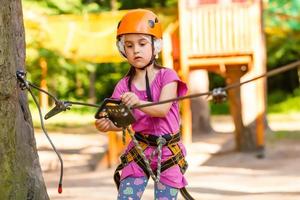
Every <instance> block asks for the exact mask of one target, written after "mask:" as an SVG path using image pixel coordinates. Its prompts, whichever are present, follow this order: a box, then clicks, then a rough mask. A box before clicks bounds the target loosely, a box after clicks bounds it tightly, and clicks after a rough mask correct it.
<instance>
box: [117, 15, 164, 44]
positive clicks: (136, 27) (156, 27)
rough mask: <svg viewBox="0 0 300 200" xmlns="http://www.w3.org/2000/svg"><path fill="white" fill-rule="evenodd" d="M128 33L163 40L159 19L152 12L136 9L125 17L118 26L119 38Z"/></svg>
mask: <svg viewBox="0 0 300 200" xmlns="http://www.w3.org/2000/svg"><path fill="white" fill-rule="evenodd" d="M128 33H142V34H147V35H152V36H154V37H156V38H158V39H161V38H162V28H161V24H160V22H159V21H158V17H157V16H156V15H155V14H154V13H153V12H152V11H150V10H145V9H135V10H132V11H129V12H128V13H127V14H126V15H124V16H123V18H122V19H121V21H120V22H119V24H118V31H117V37H119V36H121V35H123V34H128Z"/></svg>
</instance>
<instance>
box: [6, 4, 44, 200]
mask: <svg viewBox="0 0 300 200" xmlns="http://www.w3.org/2000/svg"><path fill="white" fill-rule="evenodd" d="M22 17H23V16H22V6H21V0H0V119H1V120H0V160H1V162H0V199H3V200H4V199H5V200H15V199H16V200H19V199H20V200H24V199H27V200H35V199H36V200H44V199H49V197H48V195H47V192H46V187H45V184H44V180H43V177H42V171H41V167H40V164H39V158H38V154H37V149H36V144H35V138H34V135H33V126H32V120H31V115H30V112H29V109H28V103H27V97H26V94H25V93H24V92H23V91H21V90H20V89H18V86H17V82H16V77H15V73H16V70H17V69H22V68H23V67H24V62H25V39H24V25H23V18H22Z"/></svg>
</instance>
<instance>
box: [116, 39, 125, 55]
mask: <svg viewBox="0 0 300 200" xmlns="http://www.w3.org/2000/svg"><path fill="white" fill-rule="evenodd" d="M116 45H117V47H118V50H119V52H120V54H121V55H122V56H124V57H125V58H126V53H125V45H124V39H123V38H122V37H121V38H120V39H118V40H117V42H116Z"/></svg>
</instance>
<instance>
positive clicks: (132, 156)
mask: <svg viewBox="0 0 300 200" xmlns="http://www.w3.org/2000/svg"><path fill="white" fill-rule="evenodd" d="M127 130H128V129H127ZM128 131H130V129H129V130H128ZM130 132H131V131H130ZM130 135H131V136H133V142H134V143H135V141H136V142H137V143H138V145H134V146H133V147H132V148H131V149H130V150H129V151H127V152H125V153H124V154H123V155H121V157H120V160H121V163H120V164H119V166H118V167H117V169H116V170H115V173H114V181H115V184H116V186H117V188H118V189H119V186H120V171H121V170H122V169H123V168H124V167H125V166H127V165H128V164H129V163H131V162H133V161H134V162H136V163H137V164H138V165H139V167H140V168H141V169H142V170H143V171H144V173H145V175H146V176H147V177H148V178H149V177H150V176H151V177H152V178H153V180H154V181H155V182H158V181H159V179H160V173H162V172H164V171H165V170H167V169H169V168H170V167H173V166H174V165H178V166H179V167H180V171H181V173H182V174H184V173H185V171H186V170H187V167H188V164H187V162H186V160H185V157H184V155H183V152H182V151H181V148H180V146H179V145H178V142H179V141H180V133H176V134H166V135H163V136H155V135H145V134H141V133H135V134H133V133H132V132H131V133H130ZM149 146H152V147H156V150H154V151H153V153H152V154H151V155H150V160H151V159H153V157H154V156H155V154H158V166H157V171H156V172H155V173H153V172H152V169H151V168H150V166H149V163H150V161H149V160H148V159H147V158H146V157H145V155H144V153H143V151H144V150H145V149H146V148H147V147H149ZM164 146H167V147H168V149H169V150H170V151H171V152H172V156H171V157H170V158H168V159H167V160H166V161H164V162H162V163H161V164H160V161H161V150H162V147H164ZM139 147H140V148H139ZM145 158H146V159H145ZM149 168H150V169H149ZM180 193H181V194H182V196H183V197H184V198H185V199H187V200H192V199H193V197H192V196H191V195H190V194H189V193H188V192H187V190H186V188H185V187H183V188H181V189H180Z"/></svg>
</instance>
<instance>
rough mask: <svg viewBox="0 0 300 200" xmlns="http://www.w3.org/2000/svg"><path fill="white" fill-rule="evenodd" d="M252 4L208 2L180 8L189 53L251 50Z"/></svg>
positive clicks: (195, 54)
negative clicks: (181, 9)
mask: <svg viewBox="0 0 300 200" xmlns="http://www.w3.org/2000/svg"><path fill="white" fill-rule="evenodd" d="M252 7H253V6H252V5H251V4H245V3H233V4H230V5H223V4H209V5H201V6H191V7H188V6H187V7H186V8H184V9H183V17H184V21H185V24H181V25H183V26H184V30H186V33H188V34H187V35H186V38H182V39H184V40H185V44H186V45H187V48H186V49H187V50H188V52H187V55H188V57H207V56H209V57H210V56H223V55H240V54H250V53H251V52H252V50H253V48H252V46H251V44H253V32H252V31H253V30H255V29H253V28H252V27H253V26H254V25H255V23H256V21H255V19H254V18H253V17H252V16H253V15H252V12H253V9H252Z"/></svg>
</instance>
